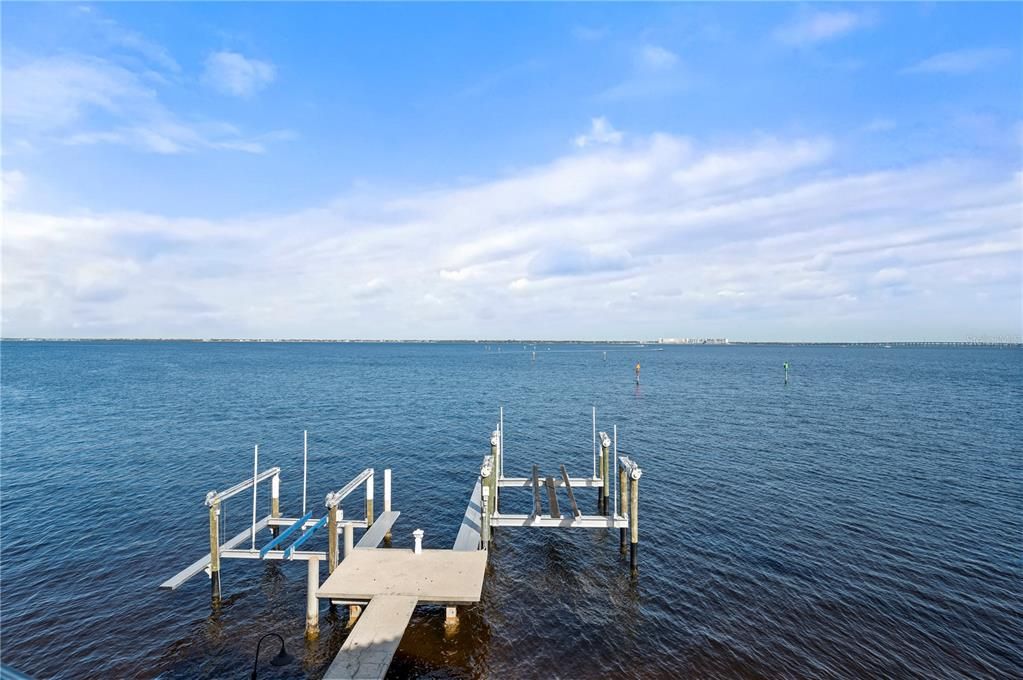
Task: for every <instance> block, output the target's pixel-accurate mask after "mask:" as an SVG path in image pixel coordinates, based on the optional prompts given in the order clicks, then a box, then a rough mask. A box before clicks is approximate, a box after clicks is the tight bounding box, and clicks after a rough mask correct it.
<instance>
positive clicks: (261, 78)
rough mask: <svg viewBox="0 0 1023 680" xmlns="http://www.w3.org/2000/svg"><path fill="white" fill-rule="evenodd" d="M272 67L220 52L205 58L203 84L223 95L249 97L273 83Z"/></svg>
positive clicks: (239, 55) (274, 69)
mask: <svg viewBox="0 0 1023 680" xmlns="http://www.w3.org/2000/svg"><path fill="white" fill-rule="evenodd" d="M276 73H277V70H276V68H274V65H273V64H271V63H269V62H266V61H260V60H259V59H250V58H248V57H245V56H244V55H241V54H239V53H237V52H231V51H229V50H222V51H220V52H214V53H213V54H211V55H209V56H208V57H207V58H206V66H205V70H204V71H203V75H202V79H203V82H204V83H206V84H207V85H209V86H210V87H212V88H213V89H215V90H217V91H218V92H221V93H223V94H228V95H233V96H236V97H250V96H252V95H253V94H255V93H256V92H258V91H259V90H262V89H263V88H264V87H266V86H267V85H269V84H270V83H272V82H273V80H274V77H275V76H276Z"/></svg>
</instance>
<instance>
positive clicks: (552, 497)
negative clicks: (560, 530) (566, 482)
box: [547, 477, 561, 519]
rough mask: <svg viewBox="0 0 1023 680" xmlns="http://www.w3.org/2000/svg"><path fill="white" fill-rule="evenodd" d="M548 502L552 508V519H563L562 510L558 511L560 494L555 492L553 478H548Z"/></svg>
mask: <svg viewBox="0 0 1023 680" xmlns="http://www.w3.org/2000/svg"><path fill="white" fill-rule="evenodd" d="M547 500H548V502H549V503H550V507H551V517H553V518H554V519H561V510H559V509H558V493H557V491H555V490H554V478H553V477H547Z"/></svg>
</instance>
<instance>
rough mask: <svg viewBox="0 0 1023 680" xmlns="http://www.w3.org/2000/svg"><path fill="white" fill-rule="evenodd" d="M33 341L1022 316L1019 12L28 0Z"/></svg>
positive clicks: (926, 331)
mask: <svg viewBox="0 0 1023 680" xmlns="http://www.w3.org/2000/svg"><path fill="white" fill-rule="evenodd" d="M2 12H3V14H2V21H3V26H2V30H3V35H2V37H3V47H2V75H3V83H2V86H3V90H2V94H3V130H2V132H3V138H2V156H0V161H2V165H3V178H4V182H3V186H4V195H3V210H4V215H3V224H4V232H3V317H2V321H3V334H4V335H5V336H49V337H54V336H57V337H66V336H75V337H104V336H131V337H140V336H146V337H210V336H214V337H223V336H229V337H399V338H402V337H404V338H407V337H427V338H451V337H459V338H493V337H547V338H581V339H591V338H637V337H639V338H656V337H662V336H713V337H720V336H727V337H731V338H737V339H765V340H766V339H779V340H797V339H806V340H871V339H917V338H924V339H961V338H966V337H1004V336H1016V337H1018V336H1019V334H1020V325H1021V292H1020V288H1021V269H1023V267H1021V252H1023V250H1021V228H1023V174H1021V168H1023V75H1021V74H1023V68H1021V65H1023V54H1021V44H1023V6H1021V5H1019V4H1015V5H1014V4H1000V5H977V4H970V5H951V4H942V3H938V4H926V5H924V4H920V5H913V4H899V5H865V4H854V5H841V4H819V5H815V4H778V5H773V4H755V5H753V4H750V5H747V4H726V5H710V4H697V5H610V4H594V5H579V4H566V5H538V4H528V5H525V4H523V5H489V4H478V5H454V4H452V5H429V4H413V5H331V4H325V3H324V4H321V3H313V4H300V5H299V4H280V5H276V4H263V3H260V4H241V3H227V4H217V5H214V4H184V3H178V4H158V5H154V4H146V3H142V4H121V3H110V4H96V5H85V4H80V5H76V4H71V3H61V4H10V3H4V5H3V8H2Z"/></svg>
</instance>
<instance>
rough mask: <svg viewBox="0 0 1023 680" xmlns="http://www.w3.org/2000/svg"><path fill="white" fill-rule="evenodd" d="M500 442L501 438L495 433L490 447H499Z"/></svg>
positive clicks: (491, 438)
mask: <svg viewBox="0 0 1023 680" xmlns="http://www.w3.org/2000/svg"><path fill="white" fill-rule="evenodd" d="M499 441H500V438H499V437H498V436H497V433H496V432H495V433H494V434H493V435H492V436H491V437H490V445H491V446H497V443H498V442H499Z"/></svg>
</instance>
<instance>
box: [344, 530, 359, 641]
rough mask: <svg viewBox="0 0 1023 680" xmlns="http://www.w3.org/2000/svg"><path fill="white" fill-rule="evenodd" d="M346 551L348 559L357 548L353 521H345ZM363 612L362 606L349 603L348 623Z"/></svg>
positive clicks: (353, 621)
mask: <svg viewBox="0 0 1023 680" xmlns="http://www.w3.org/2000/svg"><path fill="white" fill-rule="evenodd" d="M344 529H345V552H344V558H345V559H348V556H349V555H351V554H352V551H353V550H355V527H354V526H353V525H352V523H351V522H345V525H344ZM361 613H362V607H360V606H359V605H357V604H350V605H348V625H352V624H353V623H355V620H356V619H358V618H359V614H361Z"/></svg>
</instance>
